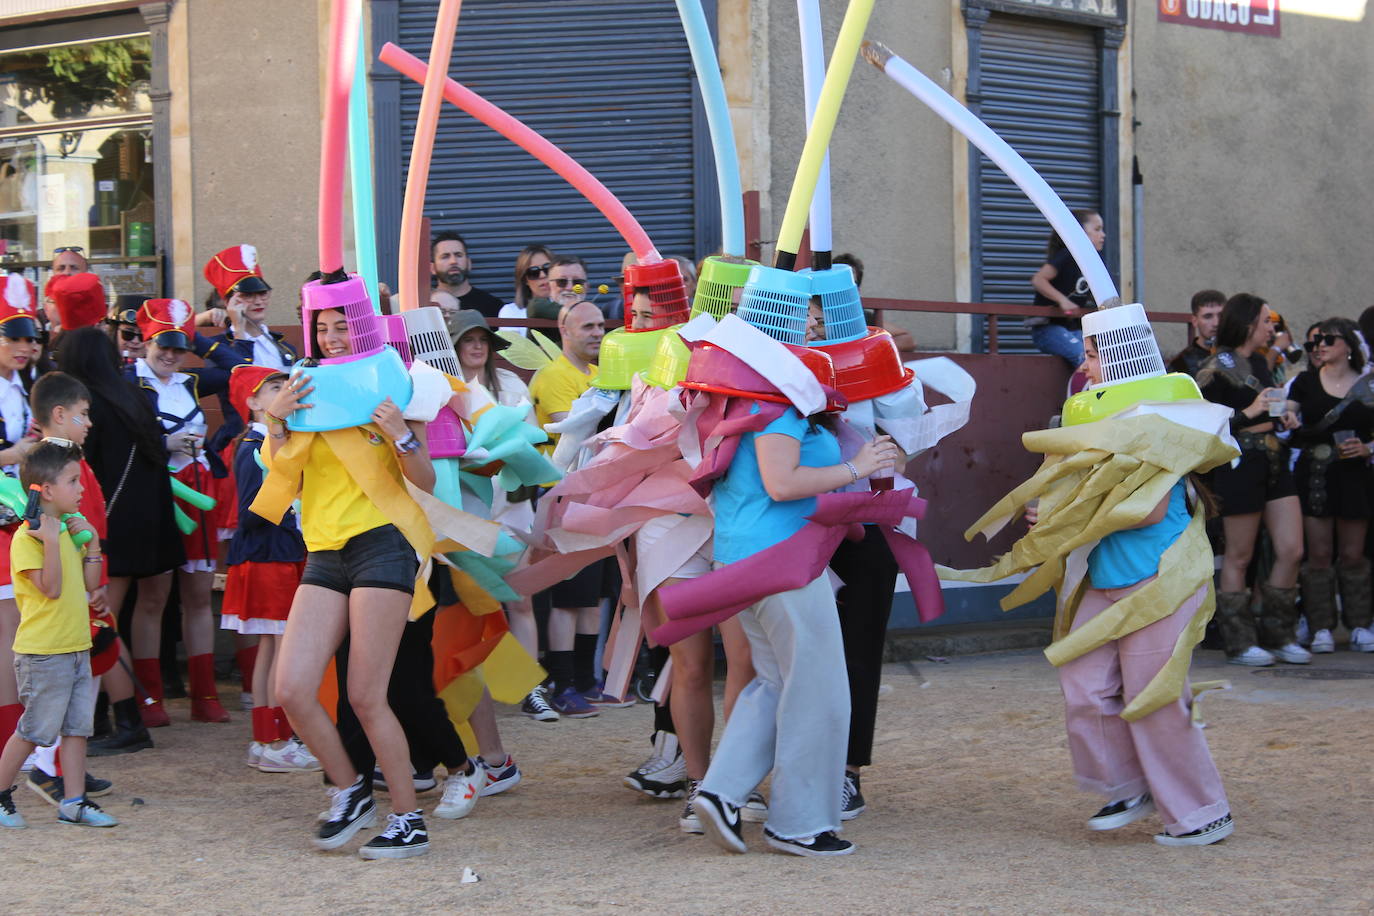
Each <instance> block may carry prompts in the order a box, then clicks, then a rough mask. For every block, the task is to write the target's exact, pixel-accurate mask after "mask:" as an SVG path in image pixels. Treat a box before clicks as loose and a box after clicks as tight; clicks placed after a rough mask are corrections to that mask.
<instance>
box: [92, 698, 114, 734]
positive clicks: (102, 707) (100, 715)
mask: <svg viewBox="0 0 1374 916" xmlns="http://www.w3.org/2000/svg"><path fill="white" fill-rule="evenodd" d="M111 728H112V727H111V725H110V698H109V697H108V696H107V695H106V694H105V693H104V691H102V692H101V693H100V696H98V697H97V698H96V701H95V730H94V732H92V734H91V737H92V738H108V737H109V736H110V734H111Z"/></svg>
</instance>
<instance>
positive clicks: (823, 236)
mask: <svg viewBox="0 0 1374 916" xmlns="http://www.w3.org/2000/svg"><path fill="white" fill-rule="evenodd" d="M797 24H798V26H799V27H800V29H801V59H802V94H803V95H804V96H805V98H806V129H807V131H808V132H809V131H810V130H811V122H812V121H813V120H814V119H815V117H816V103H817V102H818V101H820V97H821V85H822V83H823V82H824V81H825V44H824V42H823V41H822V40H821V5H820V2H819V0H797ZM811 250H812V251H813V252H816V253H821V252H823V253H824V255H825V260H827V261H828V260H829V257H830V252H831V251H833V250H834V242H833V240H832V239H831V216H830V151H829V150H828V149H827V150H826V152H825V158H824V159H823V160H821V168H820V172H819V173H817V177H816V190H815V193H814V194H813V195H812V197H811ZM815 266H817V267H828V266H829V264H818V265H815Z"/></svg>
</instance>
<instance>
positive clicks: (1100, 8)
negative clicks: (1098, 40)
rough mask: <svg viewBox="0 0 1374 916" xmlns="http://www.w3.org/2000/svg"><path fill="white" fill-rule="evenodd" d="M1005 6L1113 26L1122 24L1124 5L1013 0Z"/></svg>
mask: <svg viewBox="0 0 1374 916" xmlns="http://www.w3.org/2000/svg"><path fill="white" fill-rule="evenodd" d="M1004 5H1006V6H1013V7H1029V8H1031V9H1035V10H1040V11H1043V12H1054V13H1075V14H1077V15H1080V16H1091V17H1093V18H1096V19H1101V20H1103V22H1110V23H1112V24H1113V25H1117V24H1120V22H1121V6H1122V4H1121V3H1120V2H1118V0H1012V2H1010V3H1006V4H1004Z"/></svg>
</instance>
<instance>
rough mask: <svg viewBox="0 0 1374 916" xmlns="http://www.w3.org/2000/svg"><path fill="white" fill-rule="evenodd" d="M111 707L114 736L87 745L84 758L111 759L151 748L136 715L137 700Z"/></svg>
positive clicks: (122, 702)
mask: <svg viewBox="0 0 1374 916" xmlns="http://www.w3.org/2000/svg"><path fill="white" fill-rule="evenodd" d="M111 706H112V707H113V708H114V720H115V730H114V734H112V735H110V736H109V737H108V738H101V739H99V740H98V741H91V742H90V743H88V744H87V745H86V756H88V757H113V756H114V755H116V754H132V753H134V752H135V751H142V750H146V749H148V748H151V747H152V746H153V739H152V737H151V736H150V735H149V734H148V729H147V728H146V727H145V726H144V724H143V717H142V716H140V715H139V714H138V700H135V699H134V698H133V697H129V698H128V699H125V700H117V701H115V702H114V703H112V704H111ZM164 715H165V713H164Z"/></svg>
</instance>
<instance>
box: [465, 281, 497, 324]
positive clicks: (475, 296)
mask: <svg viewBox="0 0 1374 916" xmlns="http://www.w3.org/2000/svg"><path fill="white" fill-rule="evenodd" d="M458 307H459V308H461V309H475V310H477V311H479V312H481V313H482V314H483V315H485V316H486V317H488V318H496V317H497V316H498V315H499V314H500V312H501V300H500V299H497V298H496V297H495V296H493V295H492V294H491V293H489V292H487V291H486V290H484V289H478V288H477V287H475V286H474V287H472V288H471V289H469V290H468V291H467V292H466V293H465V294H463V295H462V296H459V297H458Z"/></svg>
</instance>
